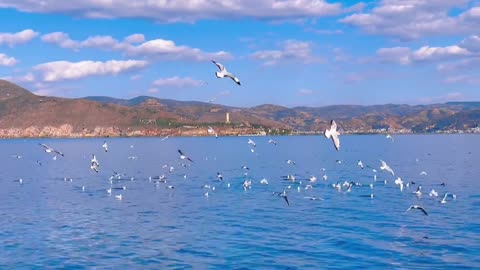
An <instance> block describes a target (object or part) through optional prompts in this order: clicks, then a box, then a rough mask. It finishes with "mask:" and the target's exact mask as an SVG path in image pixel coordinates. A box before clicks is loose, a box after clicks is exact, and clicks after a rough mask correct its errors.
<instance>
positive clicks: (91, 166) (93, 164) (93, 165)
mask: <svg viewBox="0 0 480 270" xmlns="http://www.w3.org/2000/svg"><path fill="white" fill-rule="evenodd" d="M99 166H100V164H99V163H98V160H97V157H96V156H95V155H92V165H90V169H92V170H94V171H95V172H96V173H98V167H99Z"/></svg>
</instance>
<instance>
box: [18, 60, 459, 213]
mask: <svg viewBox="0 0 480 270" xmlns="http://www.w3.org/2000/svg"><path fill="white" fill-rule="evenodd" d="M212 62H213V63H214V64H215V65H216V66H217V67H218V70H219V71H217V72H215V76H216V77H217V78H230V79H231V80H233V81H234V82H235V83H236V84H238V85H241V84H240V80H239V79H238V78H237V77H236V76H235V75H234V74H232V73H230V72H228V71H227V69H226V68H225V66H224V65H222V64H220V63H218V62H216V61H214V60H212ZM213 100H215V98H214V99H212V100H210V102H213ZM207 134H209V135H212V136H215V137H216V138H218V133H217V132H216V131H215V129H214V128H213V127H211V126H208V128H207ZM323 135H324V136H325V138H327V139H330V140H331V141H332V143H333V147H334V149H335V150H336V151H340V132H339V129H338V126H337V123H336V122H335V120H331V121H330V124H329V126H328V127H327V128H326V129H325V131H324V134H323ZM169 137H170V136H169V135H168V136H165V137H163V138H162V139H161V140H160V142H163V141H165V140H167V139H168V138H169ZM386 139H387V140H390V141H391V142H392V143H393V142H394V138H393V137H392V135H390V134H387V135H386ZM246 142H247V145H248V146H249V150H250V152H252V153H255V150H256V149H257V144H256V143H255V142H254V141H253V139H251V138H248V139H247V141H246ZM267 143H268V144H269V145H271V146H272V147H277V146H278V144H277V142H276V141H275V140H273V139H268V142H267ZM39 145H40V146H41V147H42V149H43V150H44V151H45V152H46V153H47V154H50V155H53V157H52V159H53V160H57V156H61V157H63V158H64V157H65V155H64V153H62V152H60V151H59V150H57V149H55V148H52V147H50V146H48V145H46V144H43V143H41V144H39ZM101 148H102V149H103V152H104V153H105V154H109V145H108V143H107V141H104V142H103V144H102V145H101ZM130 148H134V146H133V145H131V146H130ZM177 154H178V159H177V165H178V166H180V169H188V168H190V167H191V166H195V162H194V158H192V157H191V156H189V155H187V154H186V152H184V151H183V150H182V149H178V150H177ZM12 157H14V158H17V159H20V158H23V156H21V155H13V156H12ZM137 158H138V157H137V156H128V159H129V160H135V159H137ZM417 161H418V159H417ZM378 162H379V164H378V168H379V169H380V172H383V173H384V174H386V175H391V177H395V180H394V184H395V186H396V187H397V188H398V189H399V192H404V190H405V189H409V188H410V187H411V186H413V185H416V186H417V187H416V190H415V191H414V192H411V194H412V195H414V196H416V197H417V198H419V199H420V198H421V197H422V195H423V193H422V185H421V184H418V185H417V184H416V183H415V182H414V181H407V182H405V181H403V180H402V178H401V177H398V176H396V174H395V172H394V170H393V169H392V167H390V166H389V165H388V164H387V162H385V161H384V160H378ZM285 163H286V164H288V165H287V166H291V167H290V168H292V169H293V168H295V167H297V162H296V161H294V160H292V159H287V160H285ZM336 163H337V164H338V165H342V164H343V163H342V161H341V160H336ZM37 164H38V165H39V166H41V165H42V163H41V162H40V161H37ZM356 165H357V166H356V167H358V169H359V170H365V169H367V170H371V176H372V178H371V179H372V181H371V183H359V182H356V181H343V182H342V181H337V182H335V183H332V184H331V187H332V188H333V189H334V190H336V191H337V192H339V193H354V192H355V190H356V189H358V188H361V187H367V188H369V189H370V190H371V192H370V194H369V195H362V197H363V196H364V197H369V198H370V199H373V198H374V197H375V195H374V192H373V191H374V187H375V185H376V184H377V182H381V183H383V184H384V185H386V184H387V180H383V181H378V180H377V173H379V172H378V171H377V169H376V167H375V166H374V165H372V164H370V165H366V164H364V163H363V162H362V161H361V160H358V162H357V164H356ZM100 168H101V166H100V162H99V160H98V159H97V156H96V155H95V154H91V160H90V169H91V170H92V171H93V172H94V173H96V174H98V173H99V172H100V171H101V169H100ZM162 170H164V171H165V173H163V174H161V175H154V176H149V177H148V181H149V182H152V183H153V184H155V185H157V186H160V185H164V186H165V188H166V189H170V190H174V189H175V186H174V185H173V183H172V182H171V180H170V178H171V176H172V174H173V173H174V172H175V171H176V170H177V168H176V167H175V166H173V165H168V164H165V165H163V166H162ZM240 170H241V171H242V172H243V178H244V180H243V183H241V188H243V190H244V191H245V192H249V190H251V189H252V187H253V186H254V182H253V181H252V179H251V178H250V177H249V173H250V168H249V167H248V166H247V165H242V166H240ZM321 171H322V173H323V175H322V176H321V178H320V179H322V181H324V182H327V181H328V179H329V178H328V175H327V173H326V169H325V168H322V169H321ZM426 175H427V172H425V171H422V172H420V173H419V176H420V177H422V176H426ZM183 178H184V179H187V173H184V174H183ZM122 180H130V181H134V180H135V178H134V177H127V176H126V175H125V174H121V173H118V172H117V171H113V173H112V175H111V176H110V177H109V178H108V182H109V183H110V186H109V187H108V188H106V189H105V192H106V193H107V194H108V195H110V196H111V195H112V194H113V195H114V198H116V199H117V200H119V201H121V200H123V194H122V193H121V192H122V191H125V190H126V186H123V185H121V186H119V185H118V183H119V182H120V181H122ZM281 180H282V181H284V182H286V185H285V186H284V189H283V190H281V191H274V192H272V195H273V196H274V197H278V198H281V199H282V200H283V201H284V202H285V204H286V206H291V205H292V203H291V200H289V195H288V194H289V192H292V191H294V190H296V191H297V192H302V191H308V190H312V189H314V188H316V186H317V185H316V183H317V182H318V178H317V177H316V176H315V175H310V176H309V177H303V178H302V177H298V176H297V175H296V174H288V175H286V176H282V177H281ZM15 181H16V182H18V183H20V184H24V181H23V179H17V180H15ZM64 181H73V179H72V178H66V177H65V178H64ZM215 181H216V183H221V184H226V186H227V188H231V187H232V184H231V183H230V181H229V180H228V179H227V178H226V177H224V175H223V174H222V172H220V171H218V172H217V173H216V175H215ZM258 183H259V184H260V185H269V180H268V179H266V178H263V179H261V180H260V181H259V182H258ZM215 185H216V184H212V183H209V184H204V185H202V186H201V189H202V190H204V196H205V197H209V196H210V194H212V192H215V191H216V187H215ZM439 185H440V186H445V185H446V184H445V183H441V184H439ZM239 186H240V185H239ZM327 186H328V185H327ZM236 187H237V185H234V186H233V188H236ZM81 190H82V191H85V190H86V187H85V186H82V187H81ZM113 191H115V192H113ZM428 196H429V197H432V198H437V197H439V193H438V191H436V190H435V189H434V188H432V189H431V190H430V192H429V193H428ZM303 198H304V199H308V200H319V201H322V200H324V199H322V198H320V197H315V196H304V197H303ZM449 198H451V199H452V200H456V195H455V194H453V193H448V192H445V193H444V195H443V198H442V199H441V200H439V201H438V202H439V203H441V204H445V203H447V201H448V199H449ZM410 210H418V211H419V212H421V213H423V214H424V215H425V216H428V212H427V210H426V209H425V207H423V206H421V205H416V204H414V205H411V206H410V207H409V208H408V209H407V210H406V211H405V212H409V211H410Z"/></svg>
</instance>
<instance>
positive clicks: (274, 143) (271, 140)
mask: <svg viewBox="0 0 480 270" xmlns="http://www.w3.org/2000/svg"><path fill="white" fill-rule="evenodd" d="M268 143H271V144H273V145H277V142H276V141H274V140H273V139H270V140H268Z"/></svg>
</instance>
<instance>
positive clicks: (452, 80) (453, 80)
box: [444, 75, 480, 85]
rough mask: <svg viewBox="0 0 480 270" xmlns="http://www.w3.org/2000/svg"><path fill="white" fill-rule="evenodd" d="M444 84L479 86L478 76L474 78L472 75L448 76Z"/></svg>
mask: <svg viewBox="0 0 480 270" xmlns="http://www.w3.org/2000/svg"><path fill="white" fill-rule="evenodd" d="M444 82H445V83H448V84H473V85H480V76H474V75H456V76H449V77H447V78H445V80H444Z"/></svg>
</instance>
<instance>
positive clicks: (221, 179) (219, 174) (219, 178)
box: [217, 172, 223, 181]
mask: <svg viewBox="0 0 480 270" xmlns="http://www.w3.org/2000/svg"><path fill="white" fill-rule="evenodd" d="M217 178H218V180H220V181H223V176H222V174H221V173H219V172H217Z"/></svg>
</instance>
